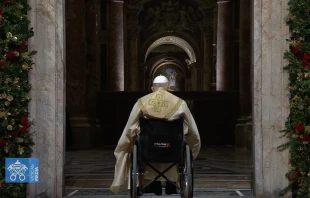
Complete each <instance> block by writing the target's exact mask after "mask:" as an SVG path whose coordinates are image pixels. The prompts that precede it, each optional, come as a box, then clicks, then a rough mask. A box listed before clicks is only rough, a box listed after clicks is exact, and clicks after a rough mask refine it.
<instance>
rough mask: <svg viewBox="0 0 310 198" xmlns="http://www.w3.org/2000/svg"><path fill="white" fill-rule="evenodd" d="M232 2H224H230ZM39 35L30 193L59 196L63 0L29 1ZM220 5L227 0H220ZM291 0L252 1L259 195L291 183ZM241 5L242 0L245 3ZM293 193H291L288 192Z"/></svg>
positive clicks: (62, 129)
mask: <svg viewBox="0 0 310 198" xmlns="http://www.w3.org/2000/svg"><path fill="white" fill-rule="evenodd" d="M227 1H229V0H225V2H227ZM29 2H30V5H31V7H32V10H31V11H30V12H29V18H30V20H31V26H32V27H34V32H35V37H33V38H32V39H31V41H30V42H29V44H30V47H31V48H32V49H35V50H36V51H37V52H38V53H37V54H36V55H35V57H34V59H35V60H34V62H35V67H34V69H33V71H32V72H31V75H30V81H31V84H32V85H33V90H32V93H31V98H32V100H31V102H30V114H31V117H32V118H33V119H34V120H35V122H36V125H35V126H34V127H33V130H34V131H36V133H35V147H34V152H33V156H34V157H38V158H39V159H40V182H39V183H38V184H30V185H29V191H28V192H29V197H36V196H37V195H40V194H41V195H42V196H46V197H55V198H60V197H62V196H63V188H64V180H63V178H64V171H63V170H64V157H65V153H64V149H65V144H64V135H65V103H64V101H65V91H66V90H65V86H64V85H65V53H64V52H65V36H64V35H65V24H64V19H65V14H64V9H65V6H64V4H65V3H64V1H62V0H41V1H36V0H30V1H29ZM218 2H219V3H221V2H224V0H218ZM287 2H288V0H281V1H279V0H278V1H275V0H265V1H262V0H253V1H252V11H253V12H252V32H253V34H252V41H253V49H252V70H253V71H252V77H253V82H252V86H253V153H254V160H253V163H254V182H253V183H254V195H255V197H257V198H263V197H278V193H279V191H280V190H281V189H282V188H283V187H285V186H286V185H287V179H286V178H285V173H286V172H287V170H288V156H289V155H288V152H279V151H278V150H277V146H279V145H281V144H282V143H283V142H284V141H285V140H284V139H281V138H280V134H279V133H278V131H279V130H281V129H282V128H283V126H284V123H285V120H286V118H287V115H288V109H287V108H286V107H285V106H286V104H287V103H288V97H287V91H286V90H285V88H286V85H287V82H288V77H287V75H286V74H285V73H284V72H283V69H282V68H283V66H284V65H285V62H284V61H283V58H282V57H283V53H284V51H285V50H286V49H287V48H288V47H287V44H286V40H285V39H286V38H287V37H289V30H288V27H287V26H286V25H285V24H284V20H283V18H284V17H285V16H286V15H287ZM241 3H242V1H241ZM288 197H289V196H288Z"/></svg>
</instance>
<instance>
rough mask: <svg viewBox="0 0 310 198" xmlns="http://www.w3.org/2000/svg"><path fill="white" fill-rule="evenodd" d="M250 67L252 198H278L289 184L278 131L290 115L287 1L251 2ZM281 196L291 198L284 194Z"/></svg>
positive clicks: (286, 157) (256, 0) (287, 167)
mask: <svg viewBox="0 0 310 198" xmlns="http://www.w3.org/2000/svg"><path fill="white" fill-rule="evenodd" d="M251 2H252V10H253V13H252V19H253V20H252V21H253V23H252V31H253V34H252V36H253V37H252V44H253V48H252V64H253V65H252V67H251V68H253V72H252V73H253V76H252V79H253V84H252V86H253V121H252V122H253V136H254V144H253V145H254V147H253V154H254V156H253V159H254V160H253V163H254V177H255V180H254V194H253V195H254V196H255V197H256V198H266V197H279V195H278V194H279V192H280V190H282V189H283V188H285V187H286V186H287V185H288V180H287V178H286V177H285V174H286V172H287V171H288V170H289V163H288V161H289V152H288V149H287V150H285V151H279V150H278V146H279V145H281V144H283V143H285V142H287V139H286V138H284V137H282V135H283V134H282V133H279V131H280V130H282V129H284V127H285V122H286V120H287V117H288V115H289V109H287V108H286V105H287V104H288V103H289V97H288V92H289V91H288V89H287V86H288V82H289V81H288V74H287V72H286V71H284V70H283V67H284V66H286V65H287V62H286V61H285V60H284V59H283V54H284V53H285V51H286V50H288V49H289V46H288V43H287V41H286V39H288V38H289V36H290V34H289V28H288V26H287V25H286V24H285V20H284V18H285V17H286V16H287V14H288V0H281V1H275V0H253V1H251ZM284 197H287V198H289V197H292V195H291V194H290V193H287V195H286V196H284Z"/></svg>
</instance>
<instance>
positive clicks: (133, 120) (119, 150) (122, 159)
mask: <svg viewBox="0 0 310 198" xmlns="http://www.w3.org/2000/svg"><path fill="white" fill-rule="evenodd" d="M141 112H142V113H143V115H144V116H147V117H155V118H164V119H167V120H174V119H178V118H179V117H180V116H181V115H184V134H185V135H186V139H187V144H188V145H189V147H190V149H191V150H192V153H193V157H194V159H195V158H196V157H197V155H198V153H199V150H200V136H199V133H198V129H197V126H196V123H195V120H194V118H193V116H192V114H191V112H190V110H189V108H188V107H187V104H186V102H185V101H184V100H182V99H180V98H178V97H176V96H175V95H173V94H171V93H169V92H167V91H165V90H164V89H162V88H159V89H158V90H157V91H155V92H153V93H150V94H148V95H146V96H144V97H142V98H140V99H139V100H138V101H137V102H136V104H135V105H134V107H133V109H132V111H131V113H130V116H129V119H128V122H127V124H126V126H125V129H124V131H123V133H122V135H121V138H120V140H119V142H118V144H117V146H116V149H115V151H114V155H115V157H116V165H115V175H114V181H113V183H112V185H111V187H110V190H111V191H112V192H113V193H114V194H118V193H120V192H122V191H126V190H128V189H130V183H129V182H130V153H131V150H132V148H133V145H134V143H135V137H136V136H137V135H139V132H140V128H139V115H140V113H141ZM152 165H154V166H155V167H156V168H157V169H158V170H159V171H163V170H164V169H165V168H167V167H168V166H169V165H170V164H167V163H163V164H159V163H153V164H152ZM157 175H158V174H157V173H155V171H153V170H152V169H150V168H147V167H146V174H145V176H144V178H145V179H153V178H154V177H155V176H157ZM165 175H166V176H167V177H168V178H169V179H171V180H172V181H178V172H177V167H176V166H175V167H173V168H172V169H171V170H170V171H168V172H167V173H166V174H165ZM158 180H162V181H164V180H163V178H160V179H158Z"/></svg>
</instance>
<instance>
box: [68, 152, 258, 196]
mask: <svg viewBox="0 0 310 198" xmlns="http://www.w3.org/2000/svg"><path fill="white" fill-rule="evenodd" d="M252 164H253V163H252V152H251V151H244V150H238V149H234V148H233V147H207V148H203V149H202V150H201V152H200V153H199V156H198V157H197V159H196V160H195V161H194V185H195V186H194V195H195V197H206V196H207V197H208V196H228V197H233V196H251V194H252V190H251V179H252ZM114 165H115V158H114V156H113V148H112V149H111V148H110V149H109V148H108V149H106V150H87V151H67V152H66V164H65V183H66V196H74V197H78V196H84V197H90V196H95V195H98V196H99V197H100V196H101V197H102V196H104V197H109V196H111V195H112V194H111V192H110V191H109V190H108V188H109V187H110V185H111V183H112V180H113V175H114ZM121 195H123V196H126V195H127V197H128V192H124V193H122V194H121ZM145 196H146V197H151V196H154V195H153V194H146V195H145ZM143 197H144V196H143ZM162 197H164V196H162ZM169 197H173V196H169Z"/></svg>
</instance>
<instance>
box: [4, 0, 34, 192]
mask: <svg viewBox="0 0 310 198" xmlns="http://www.w3.org/2000/svg"><path fill="white" fill-rule="evenodd" d="M28 10H30V6H29V4H28V3H27V0H0V195H1V197H26V184H25V183H14V184H13V183H6V182H5V158H23V157H26V158H27V157H30V155H31V153H32V146H33V145H34V142H33V139H32V135H31V133H29V129H30V126H31V125H32V122H29V120H28V114H29V113H28V103H29V101H30V99H29V92H30V90H31V85H30V84H29V81H28V73H29V70H30V69H31V66H32V65H33V62H32V60H31V56H32V55H33V54H34V53H35V52H34V51H29V50H28V39H29V38H30V37H32V36H33V31H32V29H31V28H29V24H30V21H29V19H28V17H27V16H26V15H27V11H28Z"/></svg>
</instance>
